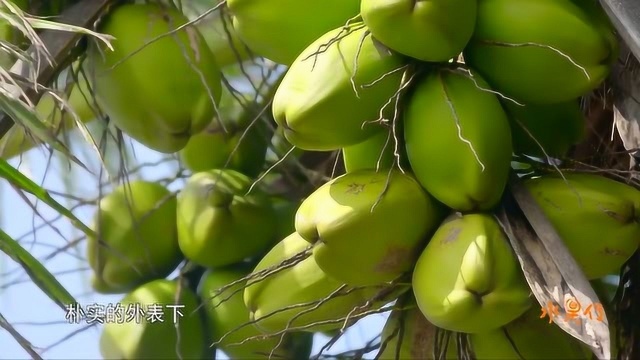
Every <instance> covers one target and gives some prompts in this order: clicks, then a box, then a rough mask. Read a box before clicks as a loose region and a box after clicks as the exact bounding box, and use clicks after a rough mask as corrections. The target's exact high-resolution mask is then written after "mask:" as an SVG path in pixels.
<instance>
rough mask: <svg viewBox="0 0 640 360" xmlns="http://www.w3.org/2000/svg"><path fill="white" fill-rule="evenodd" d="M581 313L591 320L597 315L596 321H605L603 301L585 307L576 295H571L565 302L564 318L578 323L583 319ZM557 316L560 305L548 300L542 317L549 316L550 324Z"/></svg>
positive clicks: (543, 308)
mask: <svg viewBox="0 0 640 360" xmlns="http://www.w3.org/2000/svg"><path fill="white" fill-rule="evenodd" d="M581 314H582V315H584V316H585V317H587V318H589V320H593V319H594V317H595V319H596V321H603V320H604V307H603V306H602V304H601V303H591V304H589V305H587V306H586V307H583V306H582V304H580V302H579V301H578V300H577V299H576V298H574V297H570V298H568V299H567V300H566V301H565V302H564V317H563V320H564V321H565V322H569V321H573V322H575V323H576V324H580V321H582V318H581V317H580V315H581ZM556 316H560V306H559V305H557V304H554V303H553V302H552V301H549V302H547V306H544V307H542V313H541V314H540V319H543V318H545V317H548V318H549V324H551V323H552V322H553V319H554V318H555V317H556Z"/></svg>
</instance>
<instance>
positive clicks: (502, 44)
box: [480, 40, 591, 81]
mask: <svg viewBox="0 0 640 360" xmlns="http://www.w3.org/2000/svg"><path fill="white" fill-rule="evenodd" d="M480 42H481V43H483V44H486V45H495V46H502V47H513V48H518V47H539V48H543V49H547V50H551V51H553V52H555V53H557V54H558V55H560V56H562V57H563V58H565V59H567V60H568V61H569V62H570V63H571V64H572V65H573V66H575V67H577V68H578V69H580V70H582V72H583V73H584V75H585V77H586V78H587V80H589V81H591V76H590V75H589V72H588V71H587V69H586V68H585V67H584V66H582V65H580V64H578V62H577V61H575V60H574V59H573V58H572V57H571V56H569V55H567V54H565V53H564V52H562V50H559V49H556V48H555V47H553V46H551V45H545V44H538V43H535V42H525V43H518V44H513V43H506V42H501V41H491V40H481V41H480Z"/></svg>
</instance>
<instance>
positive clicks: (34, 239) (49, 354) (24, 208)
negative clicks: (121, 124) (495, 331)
mask: <svg viewBox="0 0 640 360" xmlns="http://www.w3.org/2000/svg"><path fill="white" fill-rule="evenodd" d="M78 140H79V139H78ZM74 143H75V144H79V143H80V144H81V143H82V142H81V141H77V140H76V141H74ZM129 144H133V145H132V146H133V148H134V149H135V154H136V158H137V159H136V161H137V162H139V163H153V162H156V161H158V160H160V159H162V155H161V154H158V153H156V152H154V151H151V150H149V149H147V148H145V147H144V146H141V145H139V144H137V143H133V142H131V141H130V142H129ZM75 151H76V152H75V153H76V154H78V153H79V154H83V153H84V154H87V152H88V151H90V148H88V147H84V146H79V147H76V150H75ZM80 157H81V159H82V160H83V161H86V164H91V163H93V165H94V166H92V167H91V168H92V169H94V171H95V170H97V167H95V165H96V162H95V156H94V155H93V154H91V153H90V152H89V153H88V156H87V155H84V156H80ZM56 158H58V157H55V158H54V159H50V158H49V156H48V154H47V153H46V152H44V151H43V150H42V149H38V148H36V149H33V150H31V151H29V152H27V153H25V155H24V156H23V158H22V159H19V158H15V159H12V160H11V161H10V163H11V164H12V165H14V166H17V167H18V168H19V169H20V171H22V172H23V173H24V174H25V175H27V176H29V177H30V178H31V179H32V180H34V181H36V182H37V183H39V184H41V185H43V186H44V187H45V188H46V189H48V190H50V191H53V192H61V193H69V189H68V188H66V187H65V186H66V185H65V182H67V181H71V182H72V184H73V191H72V192H71V194H75V195H76V196H80V197H82V198H86V199H91V198H95V197H97V195H98V194H97V190H96V189H97V183H96V176H94V175H89V174H87V173H86V172H85V171H83V170H80V169H79V167H77V166H73V167H71V168H70V167H69V164H68V162H66V161H58V160H56ZM89 159H93V161H88V160H89ZM176 165H177V163H166V164H163V165H159V166H153V167H148V168H145V169H144V170H143V171H142V172H141V176H142V177H143V178H145V179H147V180H155V179H159V178H166V177H171V176H172V175H174V174H175V166H176ZM47 169H48V170H47ZM65 178H66V179H65ZM173 185H174V186H171V187H170V189H172V190H177V188H179V184H173ZM29 199H30V200H31V202H32V203H34V199H33V198H32V197H29ZM56 200H58V201H59V202H61V203H62V204H65V198H64V197H61V196H56ZM0 201H1V207H0V209H2V211H1V212H0V214H1V217H0V226H1V227H2V229H3V230H4V231H5V232H6V233H8V234H9V235H10V236H12V237H13V238H14V239H20V242H21V244H22V246H23V247H24V248H26V249H28V250H29V251H30V252H31V254H32V255H34V256H35V257H36V258H38V259H44V258H45V257H47V256H48V255H50V254H51V253H52V252H54V251H55V250H56V249H57V248H60V247H61V246H63V245H64V244H66V243H67V242H69V241H71V240H72V239H75V238H77V237H78V236H80V233H79V231H78V230H76V229H74V228H73V227H72V226H71V225H70V224H69V222H68V221H67V220H66V219H60V220H57V221H56V222H54V223H53V224H52V226H44V227H43V226H42V224H43V223H44V220H43V219H42V218H44V219H47V220H51V219H55V218H56V217H57V213H56V212H55V211H53V210H51V209H49V208H48V207H47V206H46V205H44V204H40V205H39V206H38V207H37V210H38V213H39V214H40V215H41V216H42V218H39V217H35V216H34V211H33V209H32V208H31V206H30V205H29V204H27V203H26V202H25V201H24V199H23V198H21V197H20V196H19V194H18V193H17V192H16V191H15V190H14V189H13V188H11V187H10V186H7V184H6V182H0ZM94 209H95V207H94V206H84V207H81V208H78V209H77V210H75V211H74V214H75V215H76V216H77V217H79V218H80V219H81V220H82V221H84V222H85V224H90V223H91V218H92V216H93V212H94ZM39 227H40V228H39ZM34 228H36V229H37V230H36V231H34ZM38 228H39V229H38ZM84 244H85V242H84V241H83V242H82V243H81V245H80V246H78V247H77V248H75V249H72V250H69V251H68V252H65V253H60V254H59V255H57V256H55V257H53V258H51V259H50V260H48V261H46V262H45V263H44V264H45V266H46V267H47V269H48V270H49V271H51V272H52V273H53V274H54V275H56V278H57V279H58V281H60V283H62V285H64V286H65V287H66V288H67V289H68V290H69V292H70V293H71V294H72V295H73V296H75V297H76V299H77V300H78V301H79V302H80V303H81V305H87V304H91V303H97V304H101V305H106V304H108V303H115V302H118V301H119V300H120V299H121V298H122V296H123V295H102V294H97V293H95V292H93V291H92V289H91V286H90V283H89V279H90V269H89V268H88V264H87V262H86V261H85V257H86V256H85V246H84ZM0 313H2V314H3V315H4V316H5V318H7V320H8V321H9V322H10V323H11V324H13V326H14V327H15V328H16V329H17V330H18V331H19V332H20V333H21V334H22V335H23V336H24V337H25V338H27V339H28V340H29V341H31V343H32V344H33V345H34V346H35V347H36V348H41V349H46V351H45V352H44V353H42V357H43V358H44V359H100V358H101V355H100V351H99V347H98V341H99V336H100V331H101V328H100V327H99V326H93V327H90V328H87V324H86V323H80V324H79V325H76V324H69V323H68V322H66V320H65V312H64V311H63V310H62V309H60V308H59V307H58V306H57V305H55V304H54V303H53V302H52V301H51V300H50V299H49V298H48V297H46V296H45V295H44V294H43V293H42V292H41V291H40V289H39V288H38V287H36V286H35V285H34V284H33V283H31V282H30V281H29V278H28V277H27V275H26V274H25V272H24V271H22V269H21V268H20V267H19V266H18V265H17V264H16V263H14V262H13V261H12V260H11V259H10V258H8V257H7V256H4V255H1V256H0ZM385 319H386V315H374V316H371V317H370V318H369V319H365V320H362V321H360V322H359V323H358V324H356V325H355V326H354V327H353V328H352V329H350V330H349V331H348V333H347V334H345V336H343V338H342V339H341V340H340V341H339V342H338V343H336V345H335V346H334V347H333V348H332V350H331V351H329V353H334V352H335V353H337V352H342V351H345V350H348V349H353V348H358V347H361V346H363V345H364V343H366V342H367V341H369V340H370V339H371V338H372V337H374V336H376V334H379V333H380V330H381V329H382V327H383V326H384V321H385ZM73 334H75V335H73ZM70 335H73V336H72V337H70V338H68V339H66V340H65V338H66V337H69V336H70ZM327 339H328V338H327V337H324V336H321V335H317V336H316V340H315V341H314V352H316V351H318V350H319V349H320V347H321V346H322V345H323V344H324V343H325V341H326V340H327ZM27 358H29V357H28V355H27V353H26V352H25V351H24V350H23V349H22V348H21V347H20V346H19V345H18V343H17V342H16V341H14V340H13V338H12V337H11V336H10V335H9V334H8V333H7V332H5V331H1V330H0V359H27ZM222 358H224V357H222Z"/></svg>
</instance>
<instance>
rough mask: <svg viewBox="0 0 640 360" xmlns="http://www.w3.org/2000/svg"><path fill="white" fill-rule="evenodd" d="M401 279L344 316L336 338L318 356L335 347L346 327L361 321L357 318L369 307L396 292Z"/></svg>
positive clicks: (393, 306)
mask: <svg viewBox="0 0 640 360" xmlns="http://www.w3.org/2000/svg"><path fill="white" fill-rule="evenodd" d="M401 278H402V276H401V277H398V279H396V280H394V281H392V282H391V283H390V285H389V286H388V287H385V288H383V289H382V290H380V292H378V293H377V294H376V295H374V296H373V297H371V298H370V299H367V301H366V302H365V303H364V304H362V305H357V306H355V307H354V308H353V309H351V311H350V312H349V313H348V314H347V316H345V318H344V322H343V324H342V327H341V328H340V331H339V332H338V334H337V335H336V336H334V337H333V338H331V339H330V340H329V341H328V342H327V343H326V344H325V345H324V346H323V347H322V348H321V349H320V352H319V354H322V353H323V352H324V351H326V350H329V349H330V348H331V347H332V346H333V345H335V343H336V342H337V341H338V339H340V337H341V336H342V335H343V334H344V333H345V331H346V329H347V327H349V326H351V325H353V324H354V323H355V322H357V321H358V320H359V319H361V317H358V315H360V314H362V313H365V312H367V310H369V309H371V307H373V305H374V303H375V302H379V301H383V300H384V299H385V298H386V297H387V296H389V295H390V294H391V293H393V291H395V290H396V285H397V282H398V281H400V279H401ZM396 306H397V304H394V305H392V308H395V307H396Z"/></svg>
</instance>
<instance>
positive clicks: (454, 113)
mask: <svg viewBox="0 0 640 360" xmlns="http://www.w3.org/2000/svg"><path fill="white" fill-rule="evenodd" d="M438 77H439V78H440V84H441V85H442V91H443V92H444V96H445V101H446V102H447V105H448V106H449V110H450V111H451V116H453V120H454V121H455V123H456V128H457V129H458V139H460V141H462V142H463V143H465V144H467V146H469V150H471V153H472V154H473V156H474V157H475V158H476V161H477V162H478V164H479V165H480V167H481V168H482V171H481V172H484V171H485V170H486V166H485V165H484V163H483V162H482V160H480V156H479V155H478V152H477V151H476V150H475V148H474V147H473V144H472V143H471V141H469V140H467V139H466V138H465V137H464V136H463V135H462V125H461V124H460V118H459V117H458V112H457V111H456V108H455V106H454V105H453V100H452V99H451V95H450V94H449V91H448V90H447V85H446V84H445V81H444V79H443V78H442V74H441V73H438Z"/></svg>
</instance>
